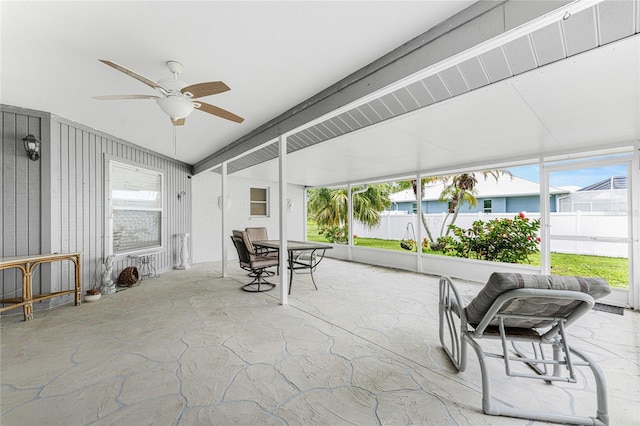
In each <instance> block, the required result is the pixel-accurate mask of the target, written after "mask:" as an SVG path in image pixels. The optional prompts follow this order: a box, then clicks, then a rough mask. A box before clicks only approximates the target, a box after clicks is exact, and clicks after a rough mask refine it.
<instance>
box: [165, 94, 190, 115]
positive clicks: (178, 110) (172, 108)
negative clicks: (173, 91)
mask: <svg viewBox="0 0 640 426" xmlns="http://www.w3.org/2000/svg"><path fill="white" fill-rule="evenodd" d="M156 102H157V103H158V106H159V107H160V109H161V110H162V111H164V113H165V114H167V115H168V116H169V117H171V118H185V117H187V116H188V115H189V114H191V112H192V111H193V104H192V103H191V102H190V101H188V100H186V99H183V98H182V97H180V96H167V97H165V98H159V99H157V100H156Z"/></svg>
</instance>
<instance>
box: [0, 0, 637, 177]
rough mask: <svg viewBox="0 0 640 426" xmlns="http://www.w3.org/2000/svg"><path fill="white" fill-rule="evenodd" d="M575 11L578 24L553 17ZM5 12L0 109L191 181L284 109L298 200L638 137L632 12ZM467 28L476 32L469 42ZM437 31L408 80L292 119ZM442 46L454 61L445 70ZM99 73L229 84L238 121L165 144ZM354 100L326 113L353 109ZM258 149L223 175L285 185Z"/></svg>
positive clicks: (561, 3) (484, 6)
mask: <svg viewBox="0 0 640 426" xmlns="http://www.w3.org/2000/svg"><path fill="white" fill-rule="evenodd" d="M549 5H552V6H551V8H553V7H558V9H557V10H556V11H557V12H558V13H556V14H554V13H553V12H549V11H548V10H547V9H549V8H550V6H549ZM582 5H584V7H582ZM574 6H575V7H576V10H578V9H579V8H580V7H582V9H580V10H578V11H576V12H575V13H572V14H571V15H570V16H568V19H566V20H565V19H562V18H563V10H566V9H568V8H572V7H574ZM0 8H1V12H2V13H0V19H1V24H2V25H0V32H1V35H2V37H1V38H0V43H1V49H0V55H1V61H0V68H1V69H0V71H1V72H0V87H1V89H2V91H1V93H0V94H1V99H0V102H2V103H3V104H8V105H13V106H18V107H24V108H28V109H34V110H41V111H47V112H51V113H53V114H55V115H59V116H62V117H64V118H67V119H69V120H72V121H76V122H78V123H81V124H83V125H85V126H87V127H88V128H90V129H97V130H99V131H102V132H104V133H106V134H107V135H112V136H114V137H116V138H120V139H122V140H124V141H127V142H130V143H132V144H135V145H137V146H140V147H142V148H143V149H148V150H150V151H153V152H157V153H160V154H163V155H165V156H167V157H171V158H175V159H177V160H179V161H182V162H185V163H187V164H191V165H194V171H195V172H196V173H199V172H203V171H208V170H211V169H212V168H215V167H216V166H218V165H219V164H220V162H219V161H217V155H216V154H217V153H223V154H224V153H225V152H228V151H227V148H229V150H232V147H233V146H240V147H241V148H243V147H244V146H245V144H244V143H243V142H244V141H246V140H250V139H251V138H252V137H251V135H252V134H253V132H255V131H256V130H258V129H260V128H263V127H269V126H271V127H272V128H279V124H278V123H277V121H274V120H275V119H276V118H277V117H278V116H279V114H283V111H284V112H286V111H291V110H293V111H294V112H295V113H296V115H297V116H298V117H302V118H300V119H299V122H300V126H299V127H297V128H296V130H295V131H293V132H291V133H290V134H289V138H288V143H289V146H288V149H289V151H290V155H289V156H288V159H289V161H288V175H287V180H288V181H289V182H290V183H294V184H300V185H306V186H319V185H335V184H341V183H345V182H361V181H366V180H370V179H379V178H384V177H387V176H388V177H395V176H407V175H414V174H415V173H417V172H418V171H421V172H433V173H437V172H438V171H441V170H449V169H460V168H466V167H473V166H475V165H477V166H485V165H488V164H493V163H504V162H506V161H517V160H520V159H535V158H537V157H538V156H540V155H555V154H563V153H567V152H573V151H576V150H589V149H599V148H607V147H615V146H621V145H626V144H630V143H633V142H636V141H637V140H639V139H640V123H639V120H640V118H639V117H640V106H639V104H640V88H639V83H638V80H639V78H638V76H639V75H640V58H639V55H640V45H639V44H640V41H639V36H638V31H640V0H621V1H614V0H605V1H603V2H598V1H597V0H576V1H568V0H558V1H555V2H539V1H523V0H519V1H482V2H477V3H476V2H473V1H419V2H413V1H412V2H395V1H394V2H391V1H388V2H377V1H372V2H360V1H354V2H324V1H319V2H285V1H273V2H272V1H269V2H263V1H253V2H231V1H212V2H189V1H185V2H183V1H169V2H163V3H162V7H157V3H156V2H64V1H52V2H2V3H1V4H0ZM540 8H546V9H544V12H543V11H540V10H538V9H540ZM532 9H534V12H533V13H531V14H530V15H531V16H540V15H544V14H545V13H547V14H554V16H553V18H554V20H553V21H549V22H545V24H544V25H539V26H536V25H532V26H529V24H531V21H528V20H527V19H525V18H524V17H526V16H529V14H528V12H530V11H531V10H532ZM549 10H551V9H549ZM518 14H521V15H520V16H519V15H518ZM475 18H478V19H477V20H478V21H479V22H478V24H477V25H475V26H474V25H471V26H466V27H465V24H466V22H468V21H473V19H475ZM507 21H509V23H507ZM25 22H28V23H29V25H28V28H27V27H25ZM534 24H535V22H534ZM456 25H457V26H456ZM521 25H522V27H523V28H525V30H523V29H521V28H520V26H521ZM502 27H505V29H502ZM451 28H452V29H451ZM496 28H497V29H496ZM450 29H451V31H450V32H451V34H450V33H449V32H448V31H449V30H450ZM434 32H435V33H437V34H436V35H435V36H434V37H432V40H430V41H428V43H429V44H431V43H432V44H433V45H434V46H435V47H434V48H433V49H429V48H427V49H424V50H421V51H420V52H422V53H424V56H429V58H428V59H429V61H427V62H429V63H430V66H428V67H426V68H424V67H423V68H420V67H419V66H418V65H416V64H419V65H422V62H421V61H420V58H416V55H414V56H413V57H412V58H411V57H410V58H409V60H404V59H405V58H399V59H397V58H392V59H391V60H389V61H388V63H386V64H385V65H384V67H382V68H385V67H386V68H390V69H392V68H394V67H395V73H397V74H398V75H399V78H397V79H395V80H394V79H393V77H395V74H394V72H386V71H385V70H384V69H383V70H382V72H381V73H379V74H371V75H365V77H364V78H362V79H361V80H360V81H359V82H358V83H361V84H362V86H366V85H371V86H372V87H374V86H375V87H376V89H375V90H373V89H372V90H370V91H369V92H367V91H366V90H363V92H366V94H365V96H364V97H361V98H357V99H355V100H354V99H352V98H349V99H348V100H347V101H344V102H340V101H336V102H334V103H333V104H334V108H326V111H324V112H323V115H318V116H313V117H311V118H310V119H309V120H306V121H303V119H304V118H305V116H304V114H297V107H298V106H303V105H307V104H308V103H309V100H311V99H313V98H314V96H317V95H318V94H322V93H324V92H325V91H326V90H328V89H330V88H332V87H335V86H336V84H337V83H336V82H341V81H342V80H341V79H346V78H348V77H349V76H352V75H356V77H358V73H359V71H361V70H365V71H366V70H368V69H371V68H373V67H374V66H375V65H376V64H377V63H378V61H379V60H380V58H384V57H385V54H388V53H389V52H391V54H393V53H394V52H396V51H397V50H398V49H402V48H404V47H406V46H411V45H412V43H414V42H415V41H416V40H419V39H425V38H427V37H425V34H427V35H428V34H431V33H434ZM435 33H434V34H435ZM452 34H453V35H452ZM487 34H490V35H491V36H489V35H487ZM494 34H497V35H495V36H494ZM449 36H451V37H449ZM491 37H493V38H491ZM443 40H446V42H445V41H443ZM480 40H484V41H482V42H481V41H480ZM429 44H427V46H429ZM474 44H475V46H474ZM451 45H455V46H454V47H455V48H460V49H458V50H457V51H459V52H461V53H460V54H459V55H458V54H456V55H451V54H450V52H451V51H452V50H456V49H454V48H453V47H451ZM598 46H602V47H598ZM394 49H395V50H394ZM447 52H449V54H447ZM98 59H109V60H113V61H115V62H118V63H121V64H122V65H124V66H126V67H129V68H131V69H132V70H134V71H136V72H139V73H140V74H142V75H145V76H148V77H150V78H152V79H159V78H163V77H169V74H168V70H167V67H166V64H165V61H166V60H179V61H181V62H182V63H183V64H184V65H185V71H184V73H183V74H182V75H181V78H182V79H184V81H186V82H188V83H190V84H191V83H196V82H203V81H211V80H218V79H219V80H222V81H224V82H225V83H227V84H228V85H229V86H230V87H231V89H232V90H231V91H229V92H226V93H223V94H219V95H215V96H212V97H211V98H207V99H206V101H208V102H211V103H212V104H214V105H218V106H220V107H222V108H225V109H227V110H229V111H232V112H234V113H237V114H238V115H241V116H243V117H245V119H246V120H245V122H244V123H242V124H240V125H238V124H236V123H231V122H227V121H226V120H221V119H218V118H216V117H209V116H208V115H207V114H203V113H201V112H197V111H196V112H194V113H192V114H191V115H190V116H189V117H188V118H187V123H186V125H185V126H182V127H180V128H177V129H176V132H175V134H174V133H173V129H174V128H173V127H172V126H171V124H170V121H169V119H168V117H167V116H165V115H164V114H163V113H162V112H161V111H160V110H159V108H158V107H157V105H155V104H154V102H153V101H149V100H142V101H137V100H129V101H108V102H107V101H96V100H95V99H93V98H92V97H93V96H97V95H109V94H136V93H140V94H150V93H151V92H153V90H152V89H151V88H149V87H145V86H144V85H143V84H141V83H140V82H139V81H136V80H134V79H132V78H130V77H127V76H125V75H124V74H122V73H118V72H117V71H115V70H113V69H111V68H109V67H106V66H105V65H103V64H101V63H100V62H98ZM396 59H397V60H396ZM412 59H413V60H414V61H413V63H412V62H411V61H412ZM416 59H417V60H416ZM386 68H385V69H386ZM406 69H411V71H410V72H415V74H410V75H408V74H407V73H409V71H406V72H405V70H406ZM403 72H405V73H404V74H403ZM379 77H383V78H384V79H385V85H382V84H381V83H380V80H381V79H380V78H379ZM378 85H380V87H378ZM349 89H350V87H345V88H344V89H343V88H339V89H338V90H336V91H335V92H334V93H333V95H334V98H340V97H341V96H343V95H344V97H345V99H346V98H347V97H348V96H347V95H348V93H347V92H348V91H349ZM352 93H353V92H352ZM329 106H331V104H329ZM302 112H304V111H302ZM285 131H286V132H289V129H286V130H285ZM174 135H175V138H174ZM266 142H267V139H265V140H262V141H260V143H259V144H257V145H255V144H254V145H251V146H249V145H247V146H246V149H244V148H243V149H240V151H243V152H249V153H250V154H249V155H247V156H242V157H238V156H236V155H235V154H234V155H233V156H232V157H229V158H227V160H229V159H231V161H230V162H229V164H228V165H229V171H230V172H231V173H232V176H241V177H252V178H258V179H272V180H278V165H277V160H275V158H276V155H277V151H276V149H275V148H276V147H275V146H271V147H266V148H264V149H257V150H254V148H256V147H259V146H262V144H263V143H266ZM230 147H231V148H230ZM234 152H235V151H234ZM222 157H223V156H221V158H222Z"/></svg>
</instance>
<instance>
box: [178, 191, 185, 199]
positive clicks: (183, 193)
mask: <svg viewBox="0 0 640 426" xmlns="http://www.w3.org/2000/svg"><path fill="white" fill-rule="evenodd" d="M186 195H187V193H186V192H184V191H180V192H178V201H182V197H185V196H186Z"/></svg>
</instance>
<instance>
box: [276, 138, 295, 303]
mask: <svg viewBox="0 0 640 426" xmlns="http://www.w3.org/2000/svg"><path fill="white" fill-rule="evenodd" d="M278 157H279V158H278V159H279V166H280V167H279V169H280V175H279V184H280V200H279V201H280V203H279V204H280V208H279V210H280V211H279V215H280V304H281V305H288V304H289V281H288V280H287V277H288V275H289V269H288V259H289V257H288V251H287V181H288V178H287V137H286V136H285V135H280V138H279V139H278ZM291 273H293V271H291Z"/></svg>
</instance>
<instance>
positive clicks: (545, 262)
mask: <svg viewBox="0 0 640 426" xmlns="http://www.w3.org/2000/svg"><path fill="white" fill-rule="evenodd" d="M538 164H539V166H538V167H539V169H540V237H541V238H542V242H541V244H540V271H541V272H542V273H543V274H550V273H551V241H550V237H549V236H550V235H551V224H550V220H551V213H550V211H551V206H550V205H549V171H548V170H546V169H545V166H544V158H540V161H539V163H538Z"/></svg>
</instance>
